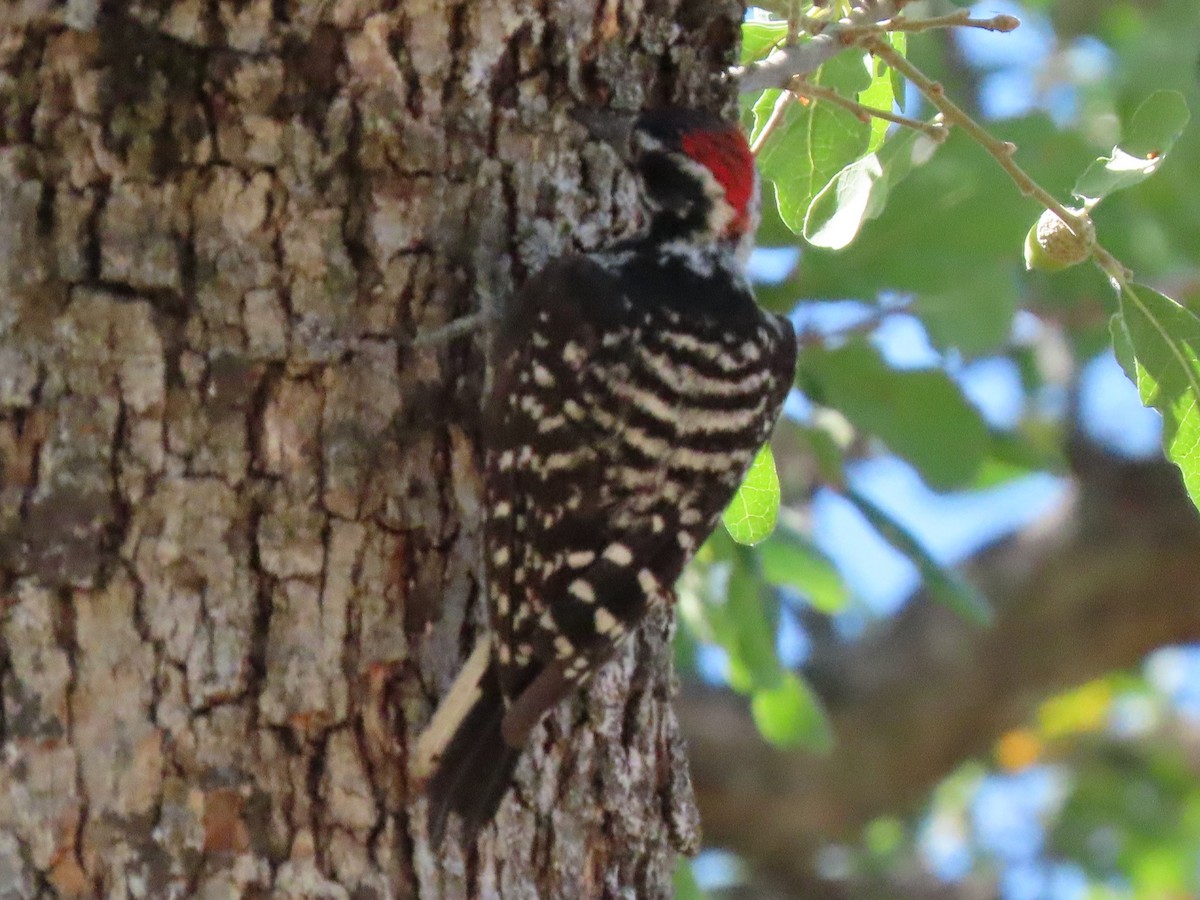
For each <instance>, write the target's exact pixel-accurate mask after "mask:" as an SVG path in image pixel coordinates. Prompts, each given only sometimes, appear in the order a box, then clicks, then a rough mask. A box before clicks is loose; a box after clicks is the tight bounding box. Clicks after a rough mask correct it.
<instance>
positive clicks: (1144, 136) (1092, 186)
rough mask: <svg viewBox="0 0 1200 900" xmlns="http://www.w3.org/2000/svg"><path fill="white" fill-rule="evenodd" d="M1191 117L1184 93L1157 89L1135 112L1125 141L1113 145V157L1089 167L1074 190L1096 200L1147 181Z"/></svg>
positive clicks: (1105, 158)
mask: <svg viewBox="0 0 1200 900" xmlns="http://www.w3.org/2000/svg"><path fill="white" fill-rule="evenodd" d="M1189 118H1190V114H1189V113H1188V108H1187V103H1186V102H1184V99H1183V95H1182V94H1180V93H1179V92H1178V91H1155V92H1154V93H1153V94H1151V95H1150V96H1149V97H1147V98H1146V100H1145V101H1143V103H1142V105H1141V106H1139V107H1138V108H1137V112H1135V113H1134V114H1133V122H1132V123H1131V124H1130V126H1129V128H1128V131H1127V134H1126V137H1125V140H1124V141H1122V142H1121V144H1119V145H1118V146H1116V147H1114V148H1113V152H1112V155H1111V156H1107V157H1100V158H1099V159H1097V160H1096V161H1095V162H1093V163H1092V164H1091V165H1090V166H1088V167H1087V169H1086V170H1085V171H1084V173H1083V174H1082V175H1080V176H1079V180H1078V181H1077V182H1075V187H1074V189H1073V191H1072V193H1074V194H1075V196H1076V197H1079V198H1081V199H1083V200H1091V201H1097V200H1100V199H1102V198H1104V197H1107V196H1108V195H1109V194H1111V193H1113V192H1114V191H1120V190H1124V189H1125V188H1128V187H1133V186H1134V185H1135V184H1140V183H1141V182H1143V181H1145V180H1146V179H1147V178H1149V177H1150V176H1151V175H1153V174H1154V173H1155V172H1156V171H1157V170H1158V167H1159V166H1161V165H1162V162H1163V160H1164V159H1165V158H1166V156H1167V154H1168V153H1169V152H1170V150H1171V148H1172V147H1173V146H1174V145H1175V141H1176V140H1177V139H1178V137H1179V135H1180V134H1181V133H1182V132H1183V129H1184V128H1185V127H1186V126H1187V123H1188V119H1189Z"/></svg>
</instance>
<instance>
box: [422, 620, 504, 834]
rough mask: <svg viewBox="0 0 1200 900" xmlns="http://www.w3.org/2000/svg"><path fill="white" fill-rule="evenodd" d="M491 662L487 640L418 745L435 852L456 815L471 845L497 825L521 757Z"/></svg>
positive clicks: (465, 666) (476, 650) (466, 668)
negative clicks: (509, 736)
mask: <svg viewBox="0 0 1200 900" xmlns="http://www.w3.org/2000/svg"><path fill="white" fill-rule="evenodd" d="M490 657H491V654H490V648H489V646H488V643H487V641H486V640H483V641H480V643H479V644H478V645H477V646H476V648H475V651H474V652H473V653H472V654H471V656H470V657H469V658H468V659H467V662H466V664H465V665H464V666H463V669H462V672H461V673H460V674H459V676H458V678H457V679H456V681H455V682H454V685H453V686H452V687H451V688H450V692H449V693H448V694H447V695H446V698H445V700H443V701H442V704H441V706H439V707H438V710H437V712H436V713H435V714H434V716H433V719H432V720H431V721H430V723H429V726H428V728H426V730H425V732H424V733H423V734H422V735H421V737H420V740H419V741H418V743H417V754H416V764H415V766H414V769H415V774H416V775H417V777H418V778H421V779H424V780H425V781H426V794H427V796H428V798H429V813H428V830H429V836H430V840H431V841H432V843H433V845H434V846H435V847H436V846H437V845H438V844H440V843H441V840H442V835H443V834H444V832H445V829H446V821H447V819H448V818H449V815H450V813H451V812H454V813H457V814H458V816H459V818H460V819H461V820H462V827H463V833H464V837H466V838H467V839H468V840H469V839H470V838H471V837H473V836H474V834H475V832H477V831H478V830H479V829H480V828H482V827H483V826H484V825H486V824H487V823H488V822H489V821H490V820H491V818H492V816H494V815H495V814H496V810H497V809H499V807H500V801H501V800H503V799H504V795H505V793H507V791H508V787H509V785H510V784H511V782H512V773H513V770H514V769H515V768H516V765H517V760H518V758H519V757H520V755H521V748H519V747H512V746H510V745H509V744H508V743H506V742H505V740H504V736H503V734H502V732H501V728H500V726H501V723H502V721H503V720H504V713H505V711H506V707H505V703H504V696H503V694H502V693H501V691H500V680H499V678H498V676H497V673H496V668H495V666H494V665H492V664H491V662H490Z"/></svg>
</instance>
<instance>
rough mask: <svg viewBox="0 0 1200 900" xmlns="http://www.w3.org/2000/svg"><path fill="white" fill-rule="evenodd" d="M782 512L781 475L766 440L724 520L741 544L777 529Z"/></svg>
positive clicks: (764, 537)
mask: <svg viewBox="0 0 1200 900" xmlns="http://www.w3.org/2000/svg"><path fill="white" fill-rule="evenodd" d="M778 515H779V475H778V474H777V473H776V471H775V457H774V456H772V455H771V446H770V445H769V444H764V445H763V447H762V449H760V450H759V451H758V455H757V456H755V457H754V462H753V463H751V464H750V471H748V472H747V473H746V477H745V479H743V481H742V486H741V487H740V488H738V492H737V493H736V494H734V495H733V500H732V501H731V502H730V504H729V506H728V507H727V508H726V510H725V513H724V515H723V516H722V517H721V521H722V522H724V523H725V528H726V530H727V531H728V532H729V534H730V536H731V537H732V538H733V539H734V540H735V541H737V542H738V543H739V544H757V543H758V542H759V541H761V540H764V539H766V538H767V537H768V536H769V535H770V534H771V532H772V531H774V530H775V520H776V518H777V517H778Z"/></svg>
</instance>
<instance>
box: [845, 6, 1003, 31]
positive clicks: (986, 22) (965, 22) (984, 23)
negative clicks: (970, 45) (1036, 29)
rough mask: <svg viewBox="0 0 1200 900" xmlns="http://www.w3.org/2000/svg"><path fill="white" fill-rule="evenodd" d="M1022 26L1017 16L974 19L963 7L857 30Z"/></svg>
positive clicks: (1000, 29)
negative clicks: (946, 13)
mask: <svg viewBox="0 0 1200 900" xmlns="http://www.w3.org/2000/svg"><path fill="white" fill-rule="evenodd" d="M1020 26H1021V20H1020V19H1018V18H1017V17H1016V16H1008V15H1003V14H1001V15H996V16H992V17H991V18H990V19H972V18H971V14H970V12H969V11H967V10H965V9H962V10H959V11H958V12H956V13H951V14H950V15H948V16H933V17H932V18H929V19H909V18H906V17H903V16H897V17H896V18H894V19H887V20H885V21H883V22H879V23H876V24H863V25H859V26H857V28H856V30H857V31H860V32H862V33H864V34H867V33H876V34H879V33H886V32H889V31H910V32H911V31H932V30H933V29H935V28H981V29H983V30H984V31H998V32H1001V33H1006V32H1009V31H1015V30H1016V29H1017V28H1019V27H1020Z"/></svg>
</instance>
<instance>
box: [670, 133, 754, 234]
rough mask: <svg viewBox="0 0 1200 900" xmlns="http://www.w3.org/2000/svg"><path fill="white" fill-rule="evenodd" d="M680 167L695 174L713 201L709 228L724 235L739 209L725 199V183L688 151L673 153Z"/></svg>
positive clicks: (713, 232)
mask: <svg viewBox="0 0 1200 900" xmlns="http://www.w3.org/2000/svg"><path fill="white" fill-rule="evenodd" d="M673 155H674V157H675V158H676V160H678V162H679V165H680V168H682V169H683V170H684V171H685V172H689V173H690V174H691V175H693V176H694V177H695V178H696V180H697V181H699V182H700V186H701V187H702V188H703V190H704V194H705V196H706V197H708V199H709V200H710V201H712V202H711V205H710V207H709V211H708V228H709V231H710V232H711V233H712V234H714V235H722V234H724V233H725V230H726V229H727V228H728V227H729V225H730V223H732V222H733V220H734V219H736V218H737V215H738V211H737V210H736V209H734V208H733V207H732V206H731V205H730V204H729V201H728V200H726V199H725V185H723V184H721V182H719V181H718V180H717V176H716V175H714V174H713V173H712V170H711V169H709V168H708V166H706V165H704V164H703V163H698V162H696V160H694V159H692V158H691V157H690V156H688V155H687V154H686V153H676V154H673Z"/></svg>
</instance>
